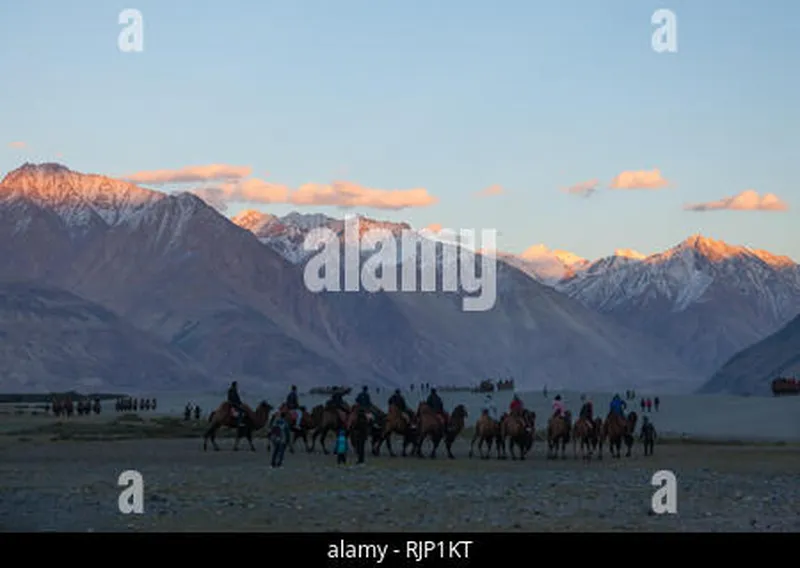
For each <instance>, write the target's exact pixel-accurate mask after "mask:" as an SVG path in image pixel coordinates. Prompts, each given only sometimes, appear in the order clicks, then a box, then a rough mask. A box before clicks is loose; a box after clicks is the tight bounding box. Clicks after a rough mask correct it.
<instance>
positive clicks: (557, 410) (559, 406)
mask: <svg viewBox="0 0 800 568" xmlns="http://www.w3.org/2000/svg"><path fill="white" fill-rule="evenodd" d="M564 412H565V409H564V403H563V402H562V401H561V395H560V394H557V395H556V397H555V399H553V418H558V417H561V416H564Z"/></svg>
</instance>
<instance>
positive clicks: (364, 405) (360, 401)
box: [356, 386, 372, 420]
mask: <svg viewBox="0 0 800 568" xmlns="http://www.w3.org/2000/svg"><path fill="white" fill-rule="evenodd" d="M356 404H357V405H358V407H359V409H361V410H363V411H364V412H366V414H367V419H368V420H372V398H371V397H370V396H369V387H367V386H365V387H364V388H362V389H361V392H360V393H358V396H357V397H356Z"/></svg>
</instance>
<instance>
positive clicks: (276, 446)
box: [270, 412, 291, 468]
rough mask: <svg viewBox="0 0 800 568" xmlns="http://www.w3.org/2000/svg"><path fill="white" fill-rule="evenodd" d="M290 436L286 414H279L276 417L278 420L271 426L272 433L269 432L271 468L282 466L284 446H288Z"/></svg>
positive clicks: (284, 452)
mask: <svg viewBox="0 0 800 568" xmlns="http://www.w3.org/2000/svg"><path fill="white" fill-rule="evenodd" d="M290 435H291V432H290V428H289V422H288V421H287V416H286V413H285V412H281V413H280V414H279V415H278V419H277V420H276V421H275V423H274V424H273V425H272V431H271V432H270V438H271V441H272V467H273V468H275V467H281V466H282V465H283V456H284V455H285V454H286V446H287V445H288V444H289V436H290Z"/></svg>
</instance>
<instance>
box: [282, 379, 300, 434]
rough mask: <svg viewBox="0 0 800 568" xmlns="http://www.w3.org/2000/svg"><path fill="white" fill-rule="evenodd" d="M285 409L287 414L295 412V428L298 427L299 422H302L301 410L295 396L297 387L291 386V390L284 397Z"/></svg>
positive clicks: (298, 400)
mask: <svg viewBox="0 0 800 568" xmlns="http://www.w3.org/2000/svg"><path fill="white" fill-rule="evenodd" d="M286 409H287V410H288V411H289V412H296V413H297V419H296V420H295V424H294V425H295V427H297V428H299V427H300V422H301V420H303V410H302V409H301V408H300V399H299V397H298V396H297V385H292V390H290V391H289V394H288V395H286Z"/></svg>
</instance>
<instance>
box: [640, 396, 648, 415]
mask: <svg viewBox="0 0 800 568" xmlns="http://www.w3.org/2000/svg"><path fill="white" fill-rule="evenodd" d="M639 406H641V407H642V412H644V411H645V409H646V408H647V403H646V402H645V401H644V398H643V399H642V400H641V401H640V402H639Z"/></svg>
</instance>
